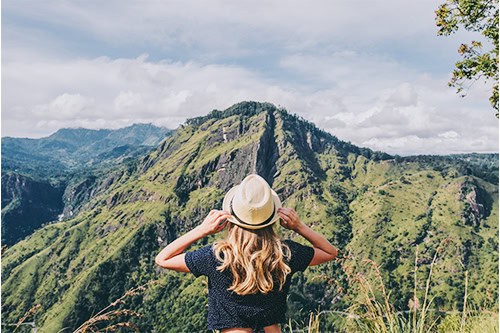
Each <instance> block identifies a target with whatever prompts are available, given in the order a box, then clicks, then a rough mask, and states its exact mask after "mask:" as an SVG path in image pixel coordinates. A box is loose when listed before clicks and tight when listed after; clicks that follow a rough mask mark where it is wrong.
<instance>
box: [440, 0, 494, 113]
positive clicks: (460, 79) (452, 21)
mask: <svg viewBox="0 0 500 333" xmlns="http://www.w3.org/2000/svg"><path fill="white" fill-rule="evenodd" d="M435 13H436V25H437V26H438V28H439V30H438V35H444V36H448V35H451V34H452V33H455V32H456V31H458V29H459V28H461V27H462V28H464V29H465V30H467V31H471V32H479V33H481V35H482V36H483V37H484V38H485V39H486V40H487V41H488V44H490V45H489V46H488V48H487V49H486V50H485V49H484V47H483V43H482V42H480V41H471V43H470V44H461V45H460V47H459V48H458V53H459V54H460V55H461V56H462V58H463V59H462V60H461V61H458V62H456V64H455V69H454V70H453V75H452V78H451V80H450V81H449V82H448V86H450V87H456V88H457V93H458V94H460V96H461V97H465V96H466V95H467V91H468V90H469V88H470V87H471V85H472V84H473V83H474V82H476V81H478V80H480V79H483V80H484V82H485V83H486V84H491V85H492V87H491V96H490V98H489V101H490V104H491V106H492V107H493V108H494V109H495V110H496V114H495V116H496V117H497V118H499V113H498V2H497V1H496V0H447V1H446V2H445V3H443V4H441V5H440V6H439V8H438V9H437V10H436V11H435ZM492 81H493V83H492Z"/></svg>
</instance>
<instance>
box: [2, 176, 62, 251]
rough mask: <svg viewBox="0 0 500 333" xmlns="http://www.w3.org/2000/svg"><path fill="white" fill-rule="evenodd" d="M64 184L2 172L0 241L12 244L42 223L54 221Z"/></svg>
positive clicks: (60, 203) (58, 211) (58, 209)
mask: <svg viewBox="0 0 500 333" xmlns="http://www.w3.org/2000/svg"><path fill="white" fill-rule="evenodd" d="M63 192H64V187H61V186H57V185H52V184H50V183H49V182H47V181H36V180H33V179H31V178H29V177H26V176H22V175H19V174H12V173H11V174H5V175H2V244H3V245H8V246H10V245H12V244H14V243H16V242H17V241H19V240H20V239H23V238H24V237H26V236H27V235H29V234H31V232H32V231H33V230H34V229H37V228H39V227H40V226H41V225H42V224H43V223H46V222H49V221H52V220H57V218H58V215H59V213H60V212H61V211H62V209H63V206H64V204H63V201H62V194H63Z"/></svg>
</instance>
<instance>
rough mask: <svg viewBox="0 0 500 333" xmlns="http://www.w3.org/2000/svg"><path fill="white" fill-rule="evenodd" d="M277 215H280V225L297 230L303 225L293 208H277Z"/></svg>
mask: <svg viewBox="0 0 500 333" xmlns="http://www.w3.org/2000/svg"><path fill="white" fill-rule="evenodd" d="M278 215H279V216H280V224H281V226H282V227H284V228H286V229H290V230H293V231H297V230H298V229H299V228H301V227H302V226H303V225H304V222H302V221H301V220H300V218H299V215H298V214H297V212H296V211H295V210H294V209H293V208H287V207H281V208H278Z"/></svg>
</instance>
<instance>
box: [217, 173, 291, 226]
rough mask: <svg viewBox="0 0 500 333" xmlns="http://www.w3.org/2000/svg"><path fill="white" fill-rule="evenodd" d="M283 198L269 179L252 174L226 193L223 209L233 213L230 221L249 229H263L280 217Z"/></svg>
mask: <svg viewBox="0 0 500 333" xmlns="http://www.w3.org/2000/svg"><path fill="white" fill-rule="evenodd" d="M280 207H281V200H280V198H279V197H278V195H277V194H276V192H275V191H274V190H273V189H272V188H271V187H270V186H269V184H268V183H267V181H266V180H265V179H264V178H262V177H261V176H259V175H256V174H250V175H248V176H246V177H245V179H243V181H242V182H241V184H239V185H236V186H234V187H232V188H231V189H230V190H229V191H228V192H227V193H226V195H225V197H224V200H223V202H222V209H223V210H226V211H228V212H230V213H231V215H232V216H231V217H230V218H228V221H229V222H232V223H234V224H237V225H239V226H240V227H243V228H247V229H261V228H264V227H267V226H268V225H271V224H273V223H274V222H276V221H277V220H278V219H279V215H278V208H280Z"/></svg>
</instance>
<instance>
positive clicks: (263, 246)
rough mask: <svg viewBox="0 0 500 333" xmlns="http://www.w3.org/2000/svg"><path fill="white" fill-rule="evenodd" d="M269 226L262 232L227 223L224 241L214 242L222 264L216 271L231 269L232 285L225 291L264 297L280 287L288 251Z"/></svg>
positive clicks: (284, 274)
mask: <svg viewBox="0 0 500 333" xmlns="http://www.w3.org/2000/svg"><path fill="white" fill-rule="evenodd" d="M274 225H276V223H273V224H272V225H270V226H268V227H265V228H262V229H256V230H251V229H245V228H242V227H240V226H238V225H236V224H234V223H229V225H228V226H227V229H226V236H225V238H224V239H222V240H219V241H216V242H214V252H215V256H216V257H217V259H219V261H222V264H221V265H220V266H218V267H217V268H216V269H217V270H218V271H221V272H222V271H223V270H225V269H228V268H229V269H230V270H231V272H232V275H233V283H232V285H231V286H230V287H229V288H228V289H227V290H233V291H234V292H235V293H237V294H238V295H247V294H254V293H257V292H261V293H264V294H267V293H268V292H269V291H271V290H273V288H274V286H275V283H276V282H278V283H279V290H281V289H282V288H283V285H284V284H285V281H286V277H287V275H288V274H289V273H290V272H291V268H290V266H289V265H287V263H286V262H285V259H287V260H289V259H290V256H291V250H290V248H289V247H288V245H287V244H285V243H283V242H282V241H281V239H280V237H279V235H278V234H277V232H276V230H275V229H274ZM222 254H224V258H222Z"/></svg>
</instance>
